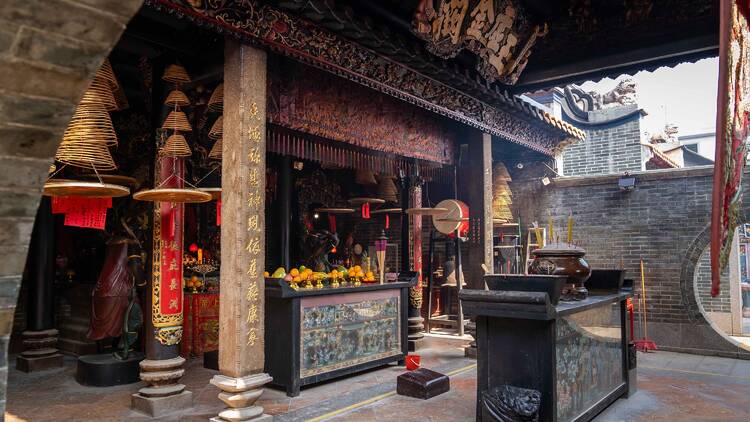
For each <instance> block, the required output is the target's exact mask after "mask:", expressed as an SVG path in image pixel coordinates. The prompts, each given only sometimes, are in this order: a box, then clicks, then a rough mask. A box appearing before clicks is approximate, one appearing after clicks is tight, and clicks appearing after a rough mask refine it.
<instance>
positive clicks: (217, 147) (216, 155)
mask: <svg viewBox="0 0 750 422" xmlns="http://www.w3.org/2000/svg"><path fill="white" fill-rule="evenodd" d="M221 140H222V138H219V139H217V140H216V142H215V143H214V146H212V147H211V151H210V152H209V153H208V158H209V159H211V160H218V161H221V148H222V146H221Z"/></svg>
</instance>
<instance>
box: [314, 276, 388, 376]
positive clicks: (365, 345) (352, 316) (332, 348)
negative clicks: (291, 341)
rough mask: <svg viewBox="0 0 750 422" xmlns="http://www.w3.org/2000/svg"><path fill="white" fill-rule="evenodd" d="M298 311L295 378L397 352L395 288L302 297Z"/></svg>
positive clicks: (372, 359) (329, 370)
mask: <svg viewBox="0 0 750 422" xmlns="http://www.w3.org/2000/svg"><path fill="white" fill-rule="evenodd" d="M300 307H301V309H300V316H301V318H300V343H301V344H300V351H301V353H300V377H301V378H306V377H310V376H313V375H318V374H322V373H326V372H331V371H335V370H337V369H341V368H348V367H351V366H355V365H358V364H361V363H364V362H371V361H374V360H378V359H382V358H387V357H391V356H395V355H399V354H401V353H402V347H401V297H400V290H398V289H392V290H380V291H373V292H363V293H348V294H343V295H329V296H318V297H310V298H304V299H302V301H301V303H300Z"/></svg>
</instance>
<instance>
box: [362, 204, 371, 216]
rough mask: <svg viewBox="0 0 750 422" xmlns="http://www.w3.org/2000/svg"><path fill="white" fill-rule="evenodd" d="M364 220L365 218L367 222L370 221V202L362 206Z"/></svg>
mask: <svg viewBox="0 0 750 422" xmlns="http://www.w3.org/2000/svg"><path fill="white" fill-rule="evenodd" d="M362 218H364V219H365V220H369V219H370V203H369V202H365V203H364V204H362Z"/></svg>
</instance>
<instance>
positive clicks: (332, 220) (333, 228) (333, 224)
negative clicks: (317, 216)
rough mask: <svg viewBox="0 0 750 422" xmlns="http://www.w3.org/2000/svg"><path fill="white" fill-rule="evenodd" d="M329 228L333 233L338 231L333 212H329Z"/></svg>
mask: <svg viewBox="0 0 750 422" xmlns="http://www.w3.org/2000/svg"><path fill="white" fill-rule="evenodd" d="M328 230H329V231H330V232H331V233H336V231H337V230H336V216H335V215H333V214H328Z"/></svg>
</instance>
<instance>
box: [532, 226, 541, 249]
mask: <svg viewBox="0 0 750 422" xmlns="http://www.w3.org/2000/svg"><path fill="white" fill-rule="evenodd" d="M533 230H534V236H535V237H536V244H537V247H539V248H541V247H542V241H543V239H542V229H541V228H539V227H537V224H536V221H535V222H534V228H533Z"/></svg>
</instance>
